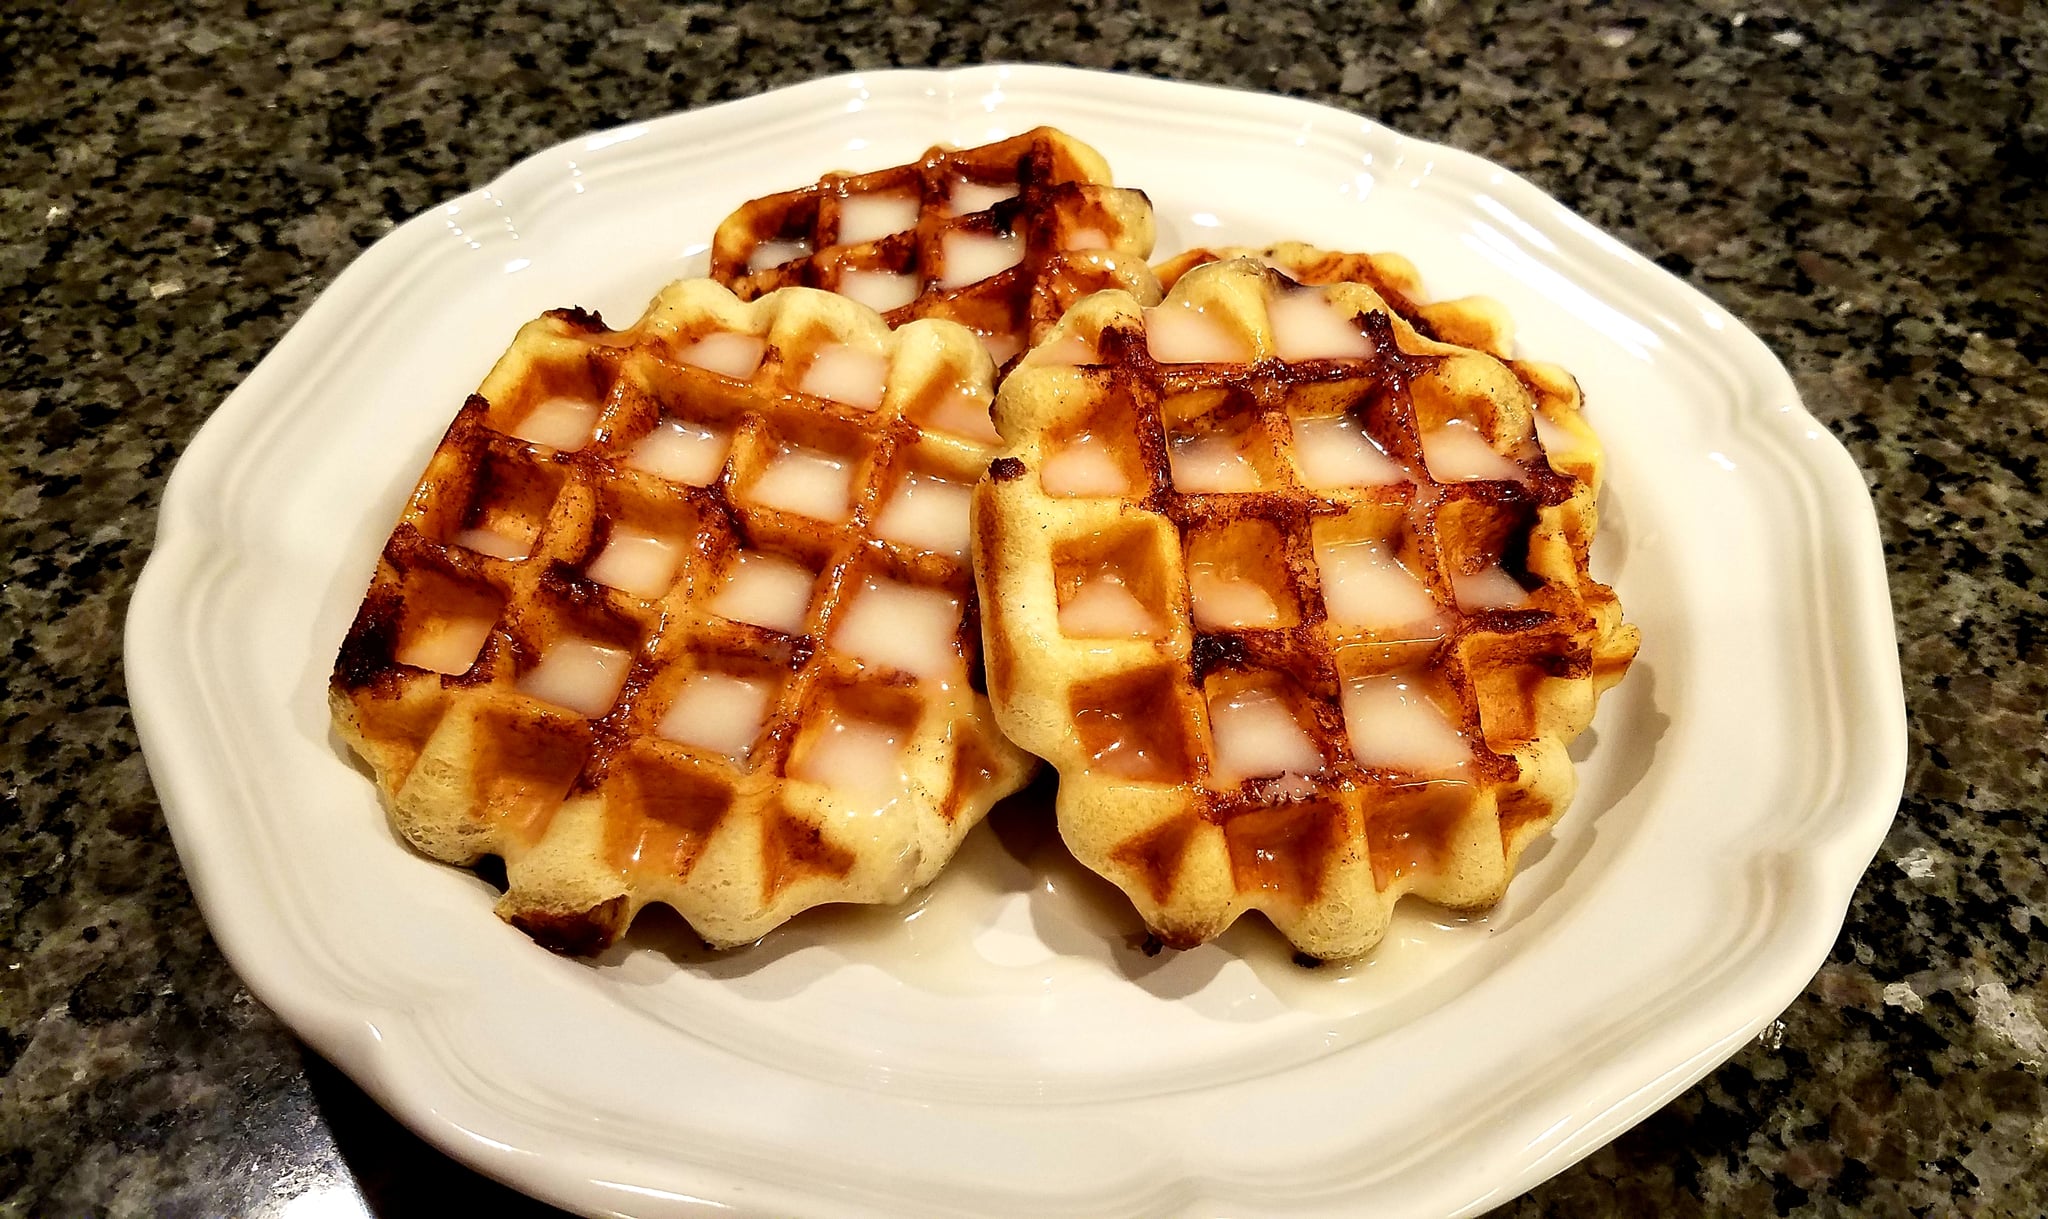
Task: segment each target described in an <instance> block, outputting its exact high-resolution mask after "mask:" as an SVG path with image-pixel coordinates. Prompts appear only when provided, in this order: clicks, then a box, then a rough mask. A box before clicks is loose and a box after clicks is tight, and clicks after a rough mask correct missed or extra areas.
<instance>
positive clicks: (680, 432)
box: [626, 417, 732, 487]
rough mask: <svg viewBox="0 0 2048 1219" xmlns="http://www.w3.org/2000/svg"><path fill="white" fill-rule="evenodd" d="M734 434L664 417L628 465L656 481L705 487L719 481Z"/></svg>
mask: <svg viewBox="0 0 2048 1219" xmlns="http://www.w3.org/2000/svg"><path fill="white" fill-rule="evenodd" d="M730 447H732V433H730V432H728V431H726V430H725V429H723V428H714V427H705V426H703V425H701V424H696V423H690V422H687V421H686V420H682V419H674V418H668V417H664V418H663V419H662V421H661V422H660V423H657V424H655V425H654V430H653V431H651V432H649V433H647V435H645V436H643V437H641V438H640V440H639V442H638V443H637V444H635V445H634V446H633V448H632V449H631V450H630V451H629V452H628V453H627V454H626V464H627V465H629V466H632V467H633V468H634V469H636V470H645V471H647V472H648V473H649V474H652V475H654V476H655V477H656V478H665V479H667V480H669V481H670V482H675V483H685V484H687V485H689V486H692V487H702V486H705V485H707V484H709V483H710V482H711V481H712V480H713V479H715V478H717V477H718V472H719V470H720V469H721V468H723V467H724V465H725V452H726V450H727V449H728V448H730Z"/></svg>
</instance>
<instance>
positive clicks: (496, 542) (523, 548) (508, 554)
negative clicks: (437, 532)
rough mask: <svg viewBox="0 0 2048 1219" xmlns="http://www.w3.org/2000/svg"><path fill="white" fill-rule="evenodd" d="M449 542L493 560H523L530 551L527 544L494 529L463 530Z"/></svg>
mask: <svg viewBox="0 0 2048 1219" xmlns="http://www.w3.org/2000/svg"><path fill="white" fill-rule="evenodd" d="M449 540H450V541H452V542H454V543H455V544H456V545H457V546H465V547H468V548H469V549H471V550H474V551H476V552H477V553H478V554H487V555H489V556H491V557H492V558H494V559H523V558H525V557H526V556H527V553H528V551H529V550H530V549H531V547H530V546H529V545H528V544H527V543H525V542H522V541H520V540H519V539H518V538H513V537H507V536H505V535H504V534H502V533H499V532H498V531H497V530H495V529H465V530H463V531H462V532H461V533H458V534H456V535H455V536H454V537H453V538H451V539H449Z"/></svg>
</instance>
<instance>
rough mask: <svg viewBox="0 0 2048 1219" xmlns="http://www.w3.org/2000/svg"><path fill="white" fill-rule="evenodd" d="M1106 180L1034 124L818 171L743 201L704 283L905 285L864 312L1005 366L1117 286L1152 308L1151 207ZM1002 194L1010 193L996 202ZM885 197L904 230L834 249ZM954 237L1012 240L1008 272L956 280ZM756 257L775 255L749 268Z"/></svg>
mask: <svg viewBox="0 0 2048 1219" xmlns="http://www.w3.org/2000/svg"><path fill="white" fill-rule="evenodd" d="M1110 181H1111V179H1110V171H1109V166H1108V164H1107V163H1106V162H1105V161H1104V160H1103V159H1102V157H1101V155H1100V154H1099V153H1097V152H1096V151H1095V150H1094V149H1092V148H1090V147H1088V146H1087V145H1086V144H1083V143H1081V142H1080V141H1078V140H1076V139H1074V138H1073V137H1071V136H1068V135H1066V134H1065V133H1063V132H1059V131H1055V130H1053V129H1051V128H1048V127H1041V128H1037V129H1035V130H1032V131H1028V132H1025V133H1024V134H1022V135H1018V136H1013V137H1011V138H1010V139H1007V140H1002V141H999V142H996V143H993V144H985V145H981V146H979V147H976V148H968V149H948V148H943V147H934V148H932V149H930V150H929V151H927V152H926V153H925V155H924V156H923V158H921V159H920V160H918V161H916V162H914V163H912V164H908V165H898V166H894V167H891V168H888V169H883V170H877V171H875V172H872V173H864V174H828V175H826V176H825V177H824V178H823V179H821V180H820V181H818V182H817V183H815V184H813V185H811V186H807V187H803V188H801V189H798V190H793V191H786V192H784V193H782V194H779V195H769V196H766V197H763V198H760V199H755V200H751V201H749V202H748V203H746V204H745V205H743V206H742V207H741V208H740V209H739V210H738V211H736V212H734V213H733V214H732V215H731V216H729V217H727V218H726V219H725V220H724V221H723V222H722V223H721V224H720V225H719V226H718V230H717V232H716V234H715V235H714V237H713V240H712V247H711V276H712V278H714V279H716V280H718V281H719V282H720V283H723V284H726V285H727V286H729V287H731V288H732V289H733V290H734V291H735V292H736V293H738V295H739V296H740V298H741V299H743V300H751V299H753V298H755V297H757V296H760V295H762V294H764V293H766V292H770V291H773V290H774V289H776V288H782V287H788V286H791V285H803V286H806V287H813V288H823V289H826V290H828V291H833V292H843V293H848V294H851V295H856V296H858V295H860V294H861V292H862V289H861V288H858V287H855V286H853V281H855V280H857V279H859V278H860V277H871V276H905V277H908V278H909V281H910V283H911V285H912V287H913V289H914V295H913V296H912V297H911V298H910V299H908V300H907V301H906V302H905V303H902V304H896V305H893V307H892V305H891V302H890V301H887V300H871V301H870V302H869V303H872V304H875V305H877V307H879V308H881V309H882V312H883V316H884V317H886V318H887V319H888V321H889V323H890V324H891V325H901V324H902V323H904V322H906V321H909V320H911V319H912V318H920V317H938V318H946V319H950V320H952V321H957V322H960V323H962V324H964V325H966V326H968V327H969V328H971V329H973V330H974V331H975V332H976V333H978V334H980V335H981V336H983V340H984V342H986V343H987V345H988V347H989V351H990V354H991V355H992V356H993V357H994V359H995V361H996V363H997V364H998V365H1006V364H1007V363H1008V362H1009V361H1010V360H1011V359H1013V358H1014V357H1015V356H1016V355H1017V354H1018V353H1020V352H1022V351H1023V350H1024V349H1026V348H1028V347H1030V346H1031V345H1032V344H1033V343H1035V342H1037V341H1038V340H1039V339H1040V338H1041V337H1043V336H1044V335H1045V333H1046V332H1047V331H1049V330H1050V329H1051V328H1052V326H1053V324H1054V323H1055V322H1057V321H1058V320H1059V318H1060V316H1061V315H1062V314H1063V313H1065V312H1066V310H1067V308H1068V306H1069V305H1071V304H1073V303H1074V302H1075V301H1077V300H1079V299H1081V298H1082V297H1084V296H1086V295H1088V294H1089V293H1091V292H1096V291H1100V290H1104V289H1110V288H1118V289H1122V290H1124V291H1127V292H1131V293H1133V294H1134V295H1136V296H1138V297H1140V298H1141V299H1145V300H1147V301H1148V302H1149V301H1156V300H1157V299H1158V296H1159V288H1158V285H1157V283H1156V282H1155V281H1154V280H1153V277H1152V272H1151V269H1150V268H1149V267H1148V266H1146V264H1145V258H1146V256H1147V255H1148V254H1150V252H1151V250H1152V239H1153V221H1152V209H1151V204H1150V203H1149V202H1148V201H1147V200H1146V198H1145V195H1144V193H1143V192H1142V191H1136V190H1129V189H1123V188H1118V187H1115V186H1112V185H1111V184H1110ZM963 184H965V185H966V186H967V189H968V190H969V191H972V192H975V194H976V195H977V196H978V197H973V198H968V202H967V204H966V207H965V209H964V210H963V209H962V208H961V207H960V206H959V205H960V204H961V201H962V199H963V198H967V197H966V196H963V194H962V193H961V187H962V185H963ZM1005 192H1012V193H1010V194H1008V195H1007V196H1006V197H999V196H1004V193H1005ZM886 199H913V200H914V205H913V207H914V214H915V222H914V223H913V224H910V225H908V226H907V227H904V228H902V229H900V230H898V231H895V232H890V233H887V234H878V235H871V234H869V233H867V232H866V231H865V229H863V230H862V231H860V232H857V233H855V234H854V237H855V238H857V239H854V240H842V237H843V236H845V235H846V231H847V229H848V228H849V227H850V226H849V225H848V224H847V220H848V218H849V215H850V212H849V208H850V206H853V205H855V204H856V202H857V201H870V202H871V201H874V200H886ZM984 199H993V201H992V202H986V203H985V204H984V203H983V202H982V200H984ZM955 238H965V239H969V240H968V242H967V243H966V244H967V245H969V246H971V245H972V244H973V243H974V242H975V241H976V240H979V241H982V242H1020V243H1021V244H1020V245H1019V246H1018V248H1016V249H1015V251H1014V252H1015V254H1016V257H1017V262H1016V264H1015V265H1014V266H1011V267H1008V268H1006V269H1002V270H998V271H995V272H994V273H993V274H988V275H985V276H984V275H973V276H972V277H971V278H965V277H966V276H968V275H969V271H968V269H967V268H965V267H963V266H961V265H960V264H961V262H962V255H963V252H964V250H965V248H966V246H955V245H953V244H951V243H952V241H953V240H954V239H955ZM764 246H766V247H768V249H770V250H771V251H775V252H778V253H782V254H786V255H787V257H785V258H780V259H774V260H773V261H772V265H760V262H761V260H760V259H759V258H758V257H757V254H759V252H760V251H761V250H762V249H763V247H764ZM986 248H988V247H986V246H984V249H986ZM770 257H771V258H773V256H772V255H771V256H770ZM963 280H964V281H963ZM949 284H950V285H951V286H949Z"/></svg>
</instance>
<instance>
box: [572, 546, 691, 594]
mask: <svg viewBox="0 0 2048 1219" xmlns="http://www.w3.org/2000/svg"><path fill="white" fill-rule="evenodd" d="M682 561H683V548H682V546H681V545H680V544H679V543H676V542H672V541H670V540H668V539H667V538H661V537H656V536H655V535H653V534H651V533H642V532H640V531H639V530H637V529H614V530H612V536H611V539H610V540H609V541H607V542H606V543H605V547H604V549H603V550H602V551H600V552H599V553H598V556H597V558H596V559H594V560H592V561H591V564H590V566H589V567H587V568H585V569H584V574H585V575H587V576H589V577H590V578H591V579H593V580H595V581H597V582H598V583H599V584H609V585H610V586H612V587H613V588H616V589H618V590H620V591H621V592H625V593H630V594H632V595H633V596H635V597H638V598H640V599H641V600H642V601H653V600H656V599H657V598H659V597H661V596H662V595H663V594H665V593H667V592H668V590H669V587H670V586H671V585H673V584H674V583H675V582H676V568H677V567H679V566H681V565H682Z"/></svg>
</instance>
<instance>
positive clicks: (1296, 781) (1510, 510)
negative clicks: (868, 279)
mask: <svg viewBox="0 0 2048 1219" xmlns="http://www.w3.org/2000/svg"><path fill="white" fill-rule="evenodd" d="M1214 257H1215V255H1214V254H1211V253H1208V252H1203V251H1197V252H1195V253H1194V254H1192V255H1189V256H1186V257H1185V258H1184V259H1181V260H1175V261H1174V262H1172V263H1169V264H1167V265H1166V267H1165V268H1164V271H1165V278H1167V279H1169V280H1171V281H1173V285H1174V286H1173V288H1172V291H1171V292H1170V293H1169V294H1168V295H1167V297H1166V299H1165V300H1164V301H1163V303H1161V304H1159V305H1157V306H1153V307H1147V304H1146V302H1144V301H1142V300H1140V299H1137V298H1134V297H1132V296H1129V295H1127V294H1122V293H1117V292H1105V293H1102V294H1099V295H1096V296H1093V297H1091V298H1089V299H1087V300H1084V301H1082V302H1081V303H1079V304H1078V305H1077V306H1075V307H1074V308H1073V309H1072V310H1071V311H1070V312H1069V313H1068V314H1067V315H1066V317H1065V318H1064V319H1063V320H1062V321H1061V322H1060V324H1059V325H1058V326H1057V327H1056V328H1055V329H1054V330H1053V331H1052V333H1051V334H1050V335H1049V336H1048V337H1047V338H1046V340H1045V341H1044V342H1043V343H1042V344H1041V345H1040V346H1038V347H1037V348H1035V349H1034V350H1033V351H1031V352H1030V353H1028V354H1027V355H1026V356H1025V357H1024V359H1023V360H1022V361H1021V363H1020V364H1019V366H1018V367H1017V368H1016V369H1015V370H1014V371H1013V372H1012V373H1011V374H1010V376H1009V378H1008V379H1007V381H1006V382H1005V383H1004V385H1003V387H1002V390H1001V393H1000V394H999V395H998V398H997V406H996V419H997V423H998V426H999V428H1000V430H1001V432H1002V434H1003V436H1004V437H1005V438H1006V440H1007V442H1008V447H1007V449H1006V450H1005V452H1004V454H1003V456H1001V457H1000V458H998V459H997V460H996V461H995V462H993V463H992V464H991V466H990V473H989V477H988V478H987V479H986V480H984V481H983V482H982V483H981V485H980V486H979V487H978V488H977V490H976V493H975V500H974V560H975V569H976V574H977V578H978V580H979V582H980V588H981V598H982V604H983V606H984V615H985V616H984V623H983V625H984V629H985V633H986V655H987V664H988V680H989V691H990V695H991V697H992V699H993V702H994V705H995V708H996V714H997V717H998V720H999V722H1000V723H1001V724H1002V726H1003V729H1004V731H1005V733H1006V734H1007V735H1009V737H1010V738H1011V739H1012V740H1014V741H1016V742H1017V743H1018V744H1020V745H1022V746H1023V747H1024V748H1026V749H1028V750H1030V751H1032V752H1033V753H1036V754H1038V755H1039V756H1041V757H1044V758H1046V759H1047V760H1049V761H1051V762H1052V764H1053V765H1054V766H1055V767H1056V768H1057V769H1058V770H1059V773H1060V788H1059V796H1058V816H1059V822H1060V828H1061V832H1062V836H1063V837H1064V838H1065V840H1066V842H1067V844H1068V846H1069V847H1070V848H1071V849H1072V850H1073V851H1074V853H1075V855H1076V856H1077V857H1078V858H1079V859H1080V860H1081V861H1082V862H1083V863H1084V864H1086V865H1087V866H1089V867H1091V868H1093V869H1094V870H1096V871H1097V872H1099V873H1101V874H1102V875H1104V876H1106V877H1107V878H1109V879H1110V880H1111V881H1113V882H1115V883H1116V884H1117V885H1118V886H1119V887H1121V888H1122V889H1123V890H1124V891H1125V893H1126V894H1128V895H1129V896H1130V898H1131V899H1132V901H1133V902H1134V903H1135V904H1136V906H1137V908H1138V910H1139V911H1140V913H1141V914H1142V915H1143V916H1144V918H1145V921H1146V922H1147V924H1148V925H1149V926H1150V927H1151V928H1152V929H1153V931H1154V932H1155V933H1156V934H1158V935H1159V936H1160V937H1161V938H1162V939H1163V940H1165V942H1167V943H1168V944H1170V945H1174V946H1190V945H1193V944H1197V943H1200V942H1202V941H1204V940H1207V939H1209V938H1211V937H1213V936H1214V935H1216V934H1217V933H1219V932H1220V931H1222V930H1223V928H1225V927H1227V926H1228V925H1230V923H1231V922H1232V921H1234V920H1235V919H1236V918H1238V917H1239V916H1240V915H1242V914H1244V913H1245V912H1247V911H1251V910H1258V911H1261V912H1263V913H1264V914H1265V915H1266V916H1267V917H1268V918H1269V919H1270V920H1271V921H1272V922H1273V923H1274V924H1275V925H1276V926H1278V928H1279V929H1280V930H1281V931H1282V932H1283V933H1284V934H1285V935H1286V936H1287V937H1288V938H1289V939H1290V940H1291V941H1292V942H1293V943H1294V944H1295V946H1296V947H1297V948H1299V949H1300V950H1301V951H1303V952H1305V953H1308V954H1310V955H1313V956H1316V957H1322V958H1345V957H1352V956H1357V955H1359V954H1361V953H1363V952H1366V951H1368V950H1369V949H1371V948H1372V947H1373V946H1374V945H1375V944H1376V943H1377V942H1378V941H1379V940H1380V938H1381V937H1382V936H1383V935H1384V933H1385V929H1386V925H1387V921H1388V918H1389V914H1390V911H1391V909H1392V906H1393V904H1394V903H1395V902H1396V901H1397V900H1398V899H1399V898H1400V897H1401V896H1402V895H1404V894H1407V893H1414V894H1416V895H1418V896H1421V897H1424V898H1427V899H1430V900H1433V901H1436V902H1439V903H1441V904H1443V905H1446V906H1450V907H1453V908H1474V907H1479V906H1484V905H1487V904H1490V903H1492V902H1493V901H1495V900H1497V899H1498V898H1499V897H1500V896H1501V894H1502V893H1503V892H1504V890H1505V887H1506V885H1507V882H1508V879H1509V877H1510V875H1511V874H1512V871H1513V868H1514V865H1515V862H1516V859H1517V858H1518V856H1519V855H1520V853H1521V851H1522V850H1523V849H1524V848H1525V847H1526V846H1527V845H1528V843H1529V842H1530V841H1532V840H1533V839H1534V838H1535V837H1536V836H1537V835H1539V834H1540V833H1542V832H1543V831H1544V830H1545V829H1546V828H1547V827H1548V826H1549V825H1550V824H1552V822H1553V821H1554V820H1555V819H1556V818H1557V817H1558V816H1559V815H1560V814H1561V812H1562V811H1563V809H1564V807H1565V806H1566V804H1567V803H1568V802H1569V801H1570V798H1571V795H1572V792H1573V790H1574V787H1575V778H1574V774H1573V769H1572V764H1571V760H1570V758H1569V757H1568V755H1567V753H1566V746H1567V745H1568V743H1569V742H1570V741H1571V739H1572V738H1573V737H1575V736H1576V735H1577V734H1578V733H1580V732H1581V731H1583V730H1584V729H1585V727H1586V726H1587V724H1588V723H1589V722H1590V720H1591V718H1592V714H1593V709H1594V704H1595V701H1596V699H1597V697H1598V695H1599V694H1600V693H1601V692H1602V691H1603V690H1605V689H1606V688H1607V687H1609V686H1611V685H1612V684H1613V683H1614V682H1616V681H1618V680H1619V679H1620V677H1621V676H1622V674H1623V672H1624V671H1625V670H1626V668H1627V665H1628V663H1629V661H1630V660H1631V659H1632V658H1633V656H1634V653H1635V648H1636V632H1635V629H1634V628H1633V627H1630V626H1627V625H1625V624H1623V622H1622V621H1621V614H1620V606H1619V604H1618V603H1617V602H1616V601H1615V599H1614V596H1613V594H1612V592H1611V590H1609V589H1607V588H1606V587H1605V586H1603V585H1601V584H1599V583H1598V582H1596V581H1595V580H1593V579H1592V577H1591V575H1590V574H1589V572H1588V569H1587V556H1588V548H1589V546H1590V542H1591V538H1592V534H1593V529H1594V525H1595V513H1594V493H1595V489H1596V483H1597V480H1598V477H1599V470H1600V457H1599V447H1598V443H1597V440H1595V439H1594V437H1593V435H1592V433H1591V431H1590V430H1589V429H1587V428H1586V427H1585V425H1584V423H1583V420H1582V419H1581V418H1580V417H1579V413H1578V402H1579V399H1578V390H1577V386H1576V385H1575V384H1574V383H1573V382H1572V380H1571V378H1570V377H1569V376H1568V375H1566V374H1564V373H1563V372H1562V371H1561V370H1556V369H1552V368H1549V367H1547V366H1543V365H1535V364H1523V365H1510V364H1508V363H1504V362H1503V361H1502V360H1501V359H1499V358H1497V356H1496V355H1495V354H1489V353H1490V352H1498V353H1501V354H1504V353H1505V352H1506V351H1507V350H1508V347H1509V345H1510V342H1511V340H1510V336H1509V335H1508V333H1507V329H1506V317H1505V314H1504V313H1503V312H1502V311H1500V310H1499V308H1498V306H1495V305H1492V304H1491V302H1477V301H1473V302H1452V303H1448V304H1445V305H1440V306H1428V307H1425V306H1421V305H1419V304H1418V303H1417V299H1418V295H1419V294H1418V293H1417V291H1416V287H1417V285H1416V283H1415V279H1414V276H1413V268H1412V267H1410V266H1407V265H1406V263H1405V260H1400V259H1398V258H1393V257H1391V256H1371V257H1368V256H1358V255H1327V254H1324V253H1322V252H1320V251H1314V250H1310V249H1308V248H1307V247H1298V246H1297V247H1287V248H1279V247H1276V249H1275V250H1274V251H1268V252H1266V259H1267V261H1265V262H1262V261H1259V260H1255V259H1250V258H1237V259H1230V260H1226V261H1213V262H1212V261H1210V260H1211V259H1213V258H1214ZM1268 263H1279V264H1281V265H1282V266H1288V267H1290V268H1292V269H1293V270H1297V271H1300V272H1301V275H1300V276H1295V275H1291V274H1283V273H1282V272H1281V271H1280V270H1278V269H1276V268H1275V267H1274V266H1271V265H1268ZM1302 277H1310V278H1320V279H1321V280H1322V281H1323V283H1322V285H1321V286H1314V285H1310V284H1306V283H1304V282H1302ZM1377 288H1384V289H1385V290H1386V294H1385V295H1383V294H1382V292H1381V291H1380V290H1376V289H1377ZM1397 299H1398V301H1399V303H1398V305H1396V304H1395V303H1394V302H1395V300H1397ZM1418 326H1420V327H1422V329H1419V328H1418ZM1424 329H1426V330H1427V331H1428V332H1429V333H1424ZM1430 334H1439V335H1446V334H1457V335H1459V336H1461V337H1464V338H1468V339H1477V340H1480V341H1481V345H1480V346H1477V347H1474V346H1465V345H1458V344H1454V343H1451V342H1442V341H1438V340H1437V339H1435V338H1432V337H1429V335H1430Z"/></svg>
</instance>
